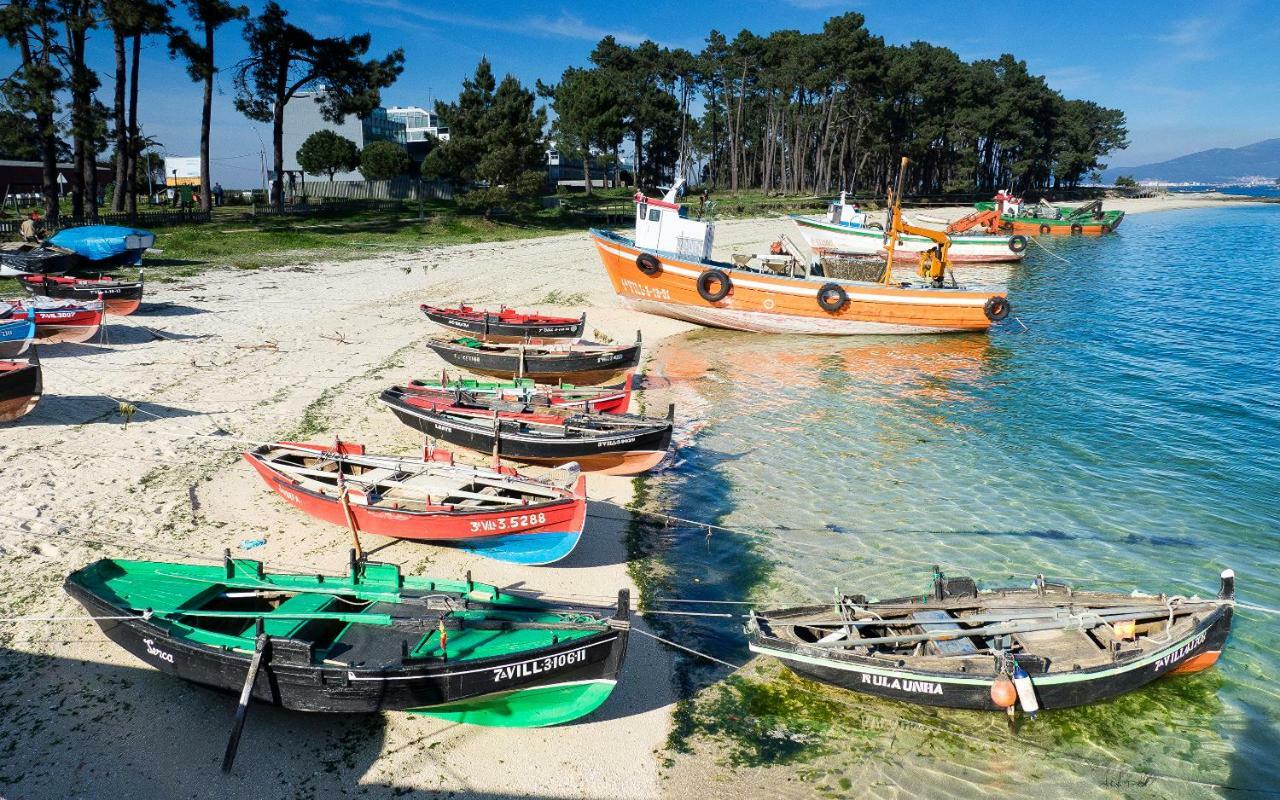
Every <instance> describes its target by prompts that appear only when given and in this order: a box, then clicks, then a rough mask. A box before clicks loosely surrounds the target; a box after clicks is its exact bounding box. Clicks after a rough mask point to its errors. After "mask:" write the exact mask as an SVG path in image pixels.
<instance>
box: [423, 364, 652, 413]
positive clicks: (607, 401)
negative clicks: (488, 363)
mask: <svg viewBox="0 0 1280 800" xmlns="http://www.w3.org/2000/svg"><path fill="white" fill-rule="evenodd" d="M634 383H635V373H632V372H628V373H627V377H626V379H625V380H624V381H623V382H622V383H621V384H620V385H616V386H576V385H574V384H572V383H558V384H555V385H539V384H537V383H535V382H534V381H533V380H532V379H530V378H516V379H513V380H509V381H499V380H494V381H481V380H476V379H475V378H454V379H450V378H449V376H448V373H441V375H440V381H439V382H438V383H432V382H430V381H420V380H413V381H410V382H409V384H408V385H407V386H405V387H404V388H405V389H411V390H415V391H422V392H446V393H448V394H450V395H452V394H453V393H454V392H457V391H462V392H467V393H469V394H473V395H477V396H493V397H498V398H500V399H503V400H514V401H518V402H521V403H528V404H530V405H534V406H540V405H541V406H556V407H557V408H574V409H579V410H582V411H596V412H599V413H601V414H625V413H627V408H628V407H629V406H630V405H631V389H632V386H633V384H634Z"/></svg>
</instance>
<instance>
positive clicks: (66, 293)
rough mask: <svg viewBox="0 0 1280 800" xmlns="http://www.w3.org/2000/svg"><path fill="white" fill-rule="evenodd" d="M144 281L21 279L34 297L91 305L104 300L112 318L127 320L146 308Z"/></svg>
mask: <svg viewBox="0 0 1280 800" xmlns="http://www.w3.org/2000/svg"><path fill="white" fill-rule="evenodd" d="M143 282H144V281H143V277H142V275H139V276H138V280H136V281H121V280H119V279H118V278H116V277H115V276H113V275H102V276H99V277H97V278H75V277H68V276H65V275H26V276H23V277H22V279H21V283H22V288H23V289H26V290H27V292H28V293H29V294H31V295H32V296H38V297H50V298H53V299H55V300H74V301H76V302H78V303H90V302H93V301H94V300H98V299H101V300H102V301H103V302H104V303H106V311H107V313H108V314H114V315H116V316H121V317H127V316H129V315H130V314H132V313H133V312H135V311H137V310H138V307H139V306H141V305H142V290H143Z"/></svg>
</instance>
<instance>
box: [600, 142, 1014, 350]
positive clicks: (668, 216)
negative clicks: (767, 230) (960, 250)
mask: <svg viewBox="0 0 1280 800" xmlns="http://www.w3.org/2000/svg"><path fill="white" fill-rule="evenodd" d="M904 161H905V159H904ZM905 169H906V165H905V163H904V165H903V170H904V171H905ZM899 181H901V178H900V179H899ZM679 186H680V184H679V183H677V185H676V186H673V187H672V188H671V189H670V190H669V191H668V192H667V194H666V196H665V197H663V198H662V199H654V198H649V197H646V196H645V195H643V194H640V193H637V194H636V195H635V198H634V199H635V203H636V237H635V239H629V238H627V237H625V236H622V235H620V234H618V233H614V232H612V231H604V230H592V231H591V236H592V238H593V240H594V241H595V245H596V249H597V250H598V251H599V253H600V259H601V260H602V261H603V262H604V268H605V271H606V272H607V273H608V274H609V279H610V280H611V281H612V282H613V288H614V291H615V292H617V294H618V297H619V298H620V299H621V300H622V302H623V303H625V304H626V305H628V306H630V307H631V308H634V309H636V310H638V311H644V312H647V313H650V314H657V315H659V316H663V317H671V318H673V319H680V320H685V321H687V322H694V323H697V324H699V325H706V326H708V327H712V328H728V329H730V330H739V331H756V332H759V333H804V334H829V335H852V334H899V333H912V334H914V333H950V332H967V331H977V332H980V331H985V330H987V329H989V328H990V327H991V325H992V324H993V323H995V322H998V321H1000V320H1002V319H1004V318H1005V317H1006V316H1008V314H1009V302H1008V300H1007V299H1006V297H1005V292H1004V291H996V290H993V291H970V290H966V289H964V288H961V287H959V286H955V285H952V286H948V285H946V281H945V277H946V275H947V274H948V272H949V263H950V262H949V261H948V260H947V258H948V256H947V251H948V250H949V248H950V241H949V239H948V238H947V237H946V235H945V234H943V233H941V232H938V231H930V230H927V229H917V228H913V227H911V226H909V225H906V224H904V223H902V221H901V213H900V209H899V208H898V206H897V205H896V204H892V207H893V212H892V216H891V225H890V227H891V228H893V229H894V231H895V232H896V233H898V234H910V235H918V236H923V237H925V238H928V239H930V240H931V241H933V242H934V245H935V246H934V247H933V248H931V249H929V250H926V251H923V252H921V253H919V254H917V255H918V257H919V259H920V270H921V274H922V276H923V277H924V278H926V280H925V281H924V282H907V281H895V280H893V259H894V250H895V249H896V246H897V245H896V241H897V240H896V239H895V238H894V237H889V238H888V240H887V242H886V245H887V254H888V258H887V260H886V263H885V266H884V270H883V272H882V275H883V278H882V280H881V281H879V282H875V281H850V280H837V279H833V278H830V277H826V276H824V275H822V274H821V273H819V272H816V271H814V270H813V269H811V268H809V267H807V266H805V265H803V264H801V265H799V267H798V268H796V269H793V268H791V267H789V266H785V263H786V262H782V264H781V265H780V264H779V263H778V262H776V261H774V260H766V263H767V264H768V265H769V266H766V267H763V268H760V269H753V268H750V267H748V266H742V265H738V264H730V263H726V262H721V261H714V260H712V258H711V249H712V244H713V242H714V237H715V228H714V225H713V224H712V223H711V222H705V221H701V220H692V219H688V218H687V217H686V216H685V211H684V207H683V206H682V205H681V204H680V203H678V202H676V196H677V192H678V190H679ZM898 196H900V193H895V197H898Z"/></svg>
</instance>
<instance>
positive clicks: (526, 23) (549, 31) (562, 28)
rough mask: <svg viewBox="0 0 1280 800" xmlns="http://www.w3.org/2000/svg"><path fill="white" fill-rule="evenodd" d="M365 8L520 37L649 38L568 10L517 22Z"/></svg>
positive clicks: (383, 4)
mask: <svg viewBox="0 0 1280 800" xmlns="http://www.w3.org/2000/svg"><path fill="white" fill-rule="evenodd" d="M365 5H366V6H374V7H376V8H382V9H385V10H387V11H393V12H395V13H397V14H404V15H407V16H411V17H415V18H417V19H420V20H424V21H426V22H436V23H441V24H442V25H460V26H462V27H466V28H480V29H483V30H491V31H502V32H504V33H514V34H519V35H523V36H536V37H539V38H544V39H576V40H581V41H588V42H596V41H599V40H600V39H603V38H604V37H605V36H609V35H612V36H613V38H615V39H617V40H618V42H620V43H621V44H626V45H637V44H640V43H641V42H643V41H644V40H646V39H648V38H650V37H647V36H644V35H642V34H638V33H632V32H628V31H619V30H615V29H612V28H603V27H600V26H597V25H593V24H591V23H589V22H587V21H586V20H584V19H582V18H581V17H576V16H574V15H572V14H570V13H569V12H567V11H561V12H560V15H559V16H558V17H547V16H542V15H536V16H531V17H522V18H519V19H490V18H487V17H469V16H465V15H462V14H450V13H445V12H441V11H435V10H433V9H430V8H421V7H418V6H411V5H407V4H405V3H403V2H401V1H400V0H366V2H365Z"/></svg>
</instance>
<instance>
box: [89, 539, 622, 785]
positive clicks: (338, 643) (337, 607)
mask: <svg viewBox="0 0 1280 800" xmlns="http://www.w3.org/2000/svg"><path fill="white" fill-rule="evenodd" d="M64 588H65V590H66V592H67V593H68V594H69V595H71V597H72V598H74V599H75V600H76V601H77V602H78V603H80V604H81V605H82V606H84V608H85V610H86V611H87V612H88V613H89V614H90V615H92V616H93V617H95V618H96V619H95V621H96V623H97V625H98V627H99V628H101V629H102V632H103V633H104V634H106V636H107V638H108V639H111V640H112V641H113V642H115V643H116V644H117V645H119V646H120V647H122V648H124V649H125V650H126V651H128V652H129V653H131V654H133V655H134V656H136V657H137V658H138V659H139V660H141V661H143V662H145V663H147V664H149V665H151V666H152V667H155V668H156V669H158V670H160V671H161V672H164V673H166V674H169V675H173V676H175V677H177V678H182V679H183V680H187V681H190V682H192V683H196V684H200V685H202V686H207V687H210V688H213V689H217V690H221V691H224V692H241V693H242V695H241V697H242V708H241V712H240V713H239V715H238V720H239V721H238V724H242V720H243V712H244V710H245V708H246V707H247V704H248V700H249V699H250V698H252V699H253V700H256V701H258V702H260V703H266V704H270V705H274V706H280V707H282V708H287V709H291V710H294V711H312V712H324V713H372V712H378V711H407V712H409V713H413V714H424V715H429V716H433V717H439V718H441V719H445V720H449V721H451V722H466V723H471V724H476V725H492V726H501V727H536V726H544V725H555V724H559V723H563V722H568V721H570V720H574V719H577V718H579V717H581V716H583V715H585V714H589V713H590V712H592V711H594V710H595V709H596V708H598V707H599V706H600V705H601V704H602V703H603V702H604V701H605V700H606V699H607V698H608V697H609V695H610V693H611V692H612V691H613V688H614V686H615V685H616V684H617V681H618V674H619V671H620V670H621V668H622V662H623V657H624V656H625V654H626V650H627V639H628V635H629V633H630V626H631V623H630V612H629V602H630V600H629V597H628V593H627V591H626V590H623V591H621V592H619V593H618V605H617V608H616V609H609V608H593V607H579V606H571V605H558V604H553V603H550V602H546V601H542V600H538V599H535V598H533V597H529V596H526V595H523V594H515V593H512V592H509V591H506V590H504V589H501V588H499V587H497V586H492V585H488V584H483V583H479V582H476V581H473V580H472V579H471V576H470V574H469V573H468V575H467V577H466V578H465V579H463V580H447V579H437V578H429V577H417V576H404V575H401V573H400V569H399V567H397V566H396V565H394V564H378V563H373V562H367V561H357V560H356V559H355V558H354V555H353V557H352V561H351V565H350V568H349V570H348V572H347V574H345V575H317V574H309V575H301V574H292V573H282V572H268V571H267V570H266V569H265V568H264V567H263V565H262V563H261V562H259V561H251V560H247V559H233V558H231V557H230V556H229V555H227V556H226V557H225V558H224V561H223V563H222V564H214V565H194V564H180V563H166V562H157V561H132V560H123V559H103V560H101V561H96V562H94V563H92V564H89V565H88V566H86V567H84V568H82V569H80V570H77V571H76V572H73V573H72V574H71V575H69V576H68V577H67V579H66V581H65V583H64ZM238 738H239V732H238V730H237V732H236V733H234V734H233V742H232V746H231V747H229V748H228V750H229V752H228V759H227V761H225V762H224V769H228V768H229V762H230V758H231V756H232V755H233V754H234V744H235V742H236V741H237V740H238Z"/></svg>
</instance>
